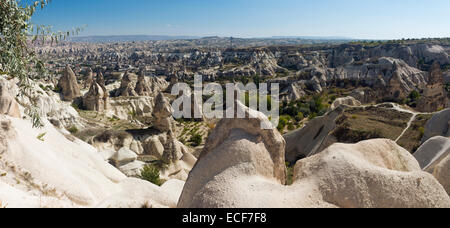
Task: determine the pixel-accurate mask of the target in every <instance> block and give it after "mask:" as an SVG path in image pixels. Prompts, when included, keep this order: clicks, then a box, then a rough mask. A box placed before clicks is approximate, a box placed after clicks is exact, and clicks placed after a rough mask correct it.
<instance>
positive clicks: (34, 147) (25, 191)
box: [0, 116, 177, 208]
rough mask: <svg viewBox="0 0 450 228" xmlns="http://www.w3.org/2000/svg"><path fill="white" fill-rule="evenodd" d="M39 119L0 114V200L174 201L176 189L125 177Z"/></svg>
mask: <svg viewBox="0 0 450 228" xmlns="http://www.w3.org/2000/svg"><path fill="white" fill-rule="evenodd" d="M44 121H45V123H46V124H45V126H44V127H43V128H40V129H37V128H32V127H31V123H30V122H29V121H28V120H22V119H14V118H9V117H4V116H1V117H0V123H1V124H0V125H1V127H2V130H1V131H0V151H2V159H0V173H2V174H6V175H4V176H2V178H1V179H0V201H1V202H2V203H4V204H7V205H8V207H10V208H15V207H31V208H35V207H44V208H53V207H135V208H141V207H143V206H144V205H147V207H176V203H177V200H174V199H176V198H177V196H174V193H176V192H177V190H176V189H173V190H171V191H169V193H166V192H165V190H162V188H160V187H158V186H155V185H153V184H151V183H149V182H146V181H143V180H138V179H133V178H127V177H126V176H125V175H123V174H122V173H120V172H119V171H118V170H117V169H115V168H114V167H112V166H111V165H110V164H108V163H107V162H106V161H104V160H103V159H102V158H101V157H100V155H99V154H98V152H97V150H96V149H95V148H93V147H91V146H90V145H88V144H86V143H84V142H82V141H80V140H78V139H72V140H69V139H68V137H67V136H65V135H63V134H61V133H60V132H59V131H58V130H57V129H55V128H54V127H53V126H52V125H51V124H50V123H48V122H47V121H46V120H45V119H44ZM43 133H45V134H43ZM38 135H43V136H42V137H41V138H40V139H39V138H38V137H37V136H38Z"/></svg>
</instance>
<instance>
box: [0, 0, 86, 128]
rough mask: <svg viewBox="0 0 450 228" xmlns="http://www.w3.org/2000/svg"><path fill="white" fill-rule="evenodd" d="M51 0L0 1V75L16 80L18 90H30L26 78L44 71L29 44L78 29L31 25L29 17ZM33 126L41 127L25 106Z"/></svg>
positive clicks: (59, 37)
mask: <svg viewBox="0 0 450 228" xmlns="http://www.w3.org/2000/svg"><path fill="white" fill-rule="evenodd" d="M50 2H51V0H38V1H34V2H32V3H31V4H29V3H25V2H24V1H20V0H1V1H0V74H6V75H8V76H10V77H13V78H18V79H19V87H20V89H21V91H22V93H23V92H24V91H25V90H26V89H30V86H29V85H30V83H29V80H32V79H36V78H39V77H40V76H43V75H44V74H45V66H44V63H43V62H42V61H41V60H39V58H38V57H37V55H36V52H35V51H34V49H33V45H36V44H39V43H40V44H45V43H46V42H51V43H54V42H58V41H59V40H62V39H65V38H67V37H68V36H70V35H75V34H77V33H79V32H80V31H81V30H82V28H76V29H74V30H72V31H67V32H62V31H58V32H54V31H52V28H51V26H44V25H36V24H33V23H32V21H31V18H32V16H33V15H35V13H36V11H37V10H39V9H41V10H42V9H44V8H45V7H46V6H47V5H48V4H49V3H50ZM28 115H30V116H31V117H32V121H33V126H34V127H39V126H42V124H41V121H40V118H39V115H38V111H37V110H36V108H35V107H29V108H28Z"/></svg>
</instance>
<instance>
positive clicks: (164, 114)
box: [153, 93, 174, 132]
mask: <svg viewBox="0 0 450 228" xmlns="http://www.w3.org/2000/svg"><path fill="white" fill-rule="evenodd" d="M172 113H173V109H172V106H171V105H170V103H169V101H168V100H167V99H166V98H165V97H164V95H163V94H162V93H159V94H158V96H156V100H155V108H154V110H153V115H154V117H155V120H154V121H153V126H154V128H155V129H158V130H159V131H161V132H169V131H170V132H171V131H172V125H173V121H174V119H173V117H172Z"/></svg>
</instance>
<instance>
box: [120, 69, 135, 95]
mask: <svg viewBox="0 0 450 228" xmlns="http://www.w3.org/2000/svg"><path fill="white" fill-rule="evenodd" d="M115 95H116V97H135V96H137V93H136V92H135V91H134V87H133V83H132V80H131V75H130V74H129V73H128V72H125V74H124V75H123V77H122V81H121V84H120V88H119V89H118V90H117V91H116V94H115Z"/></svg>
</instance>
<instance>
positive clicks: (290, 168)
mask: <svg viewBox="0 0 450 228" xmlns="http://www.w3.org/2000/svg"><path fill="white" fill-rule="evenodd" d="M294 167H295V164H294V165H291V164H289V162H286V185H292V184H293V183H294Z"/></svg>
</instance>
